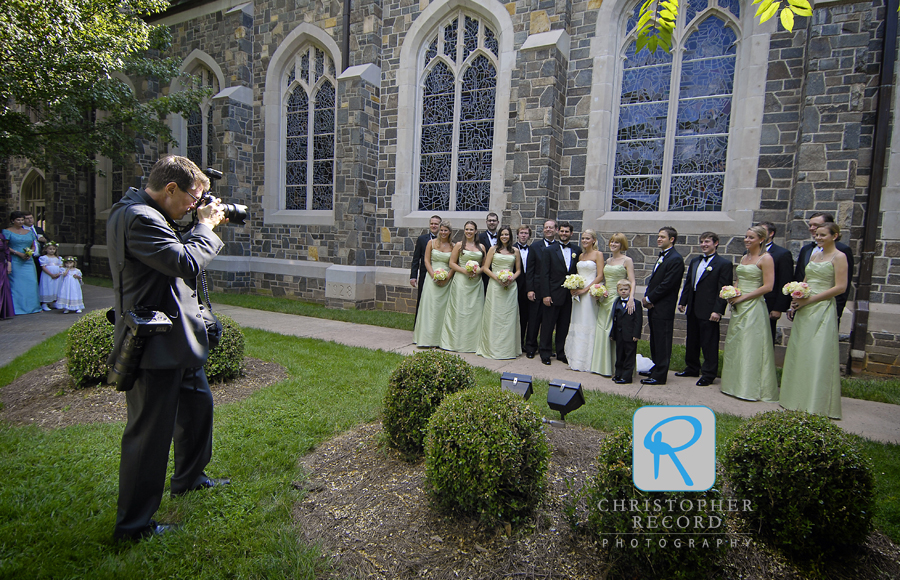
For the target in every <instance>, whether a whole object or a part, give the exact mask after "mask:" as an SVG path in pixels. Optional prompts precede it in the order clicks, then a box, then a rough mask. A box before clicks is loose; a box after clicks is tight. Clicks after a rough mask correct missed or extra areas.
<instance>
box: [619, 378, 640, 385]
mask: <svg viewBox="0 0 900 580" xmlns="http://www.w3.org/2000/svg"><path fill="white" fill-rule="evenodd" d="M613 382H614V383H616V384H617V385H630V384H631V381H626V380H625V379H620V378H619V377H616V378H614V379H613ZM641 382H642V383H643V382H644V381H641Z"/></svg>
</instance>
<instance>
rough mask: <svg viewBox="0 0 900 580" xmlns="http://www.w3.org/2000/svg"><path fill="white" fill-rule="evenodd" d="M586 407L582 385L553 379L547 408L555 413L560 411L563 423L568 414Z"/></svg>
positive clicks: (548, 393) (548, 392)
mask: <svg viewBox="0 0 900 580" xmlns="http://www.w3.org/2000/svg"><path fill="white" fill-rule="evenodd" d="M582 405H584V390H583V389H582V388H581V383H573V382H571V381H568V382H566V381H563V380H560V379H553V380H552V381H550V388H549V389H548V390H547V406H548V407H550V408H551V409H553V410H554V411H559V414H560V415H561V418H562V420H563V421H565V420H566V414H568V413H571V412H572V411H574V410H575V409H577V408H579V407H581V406H582Z"/></svg>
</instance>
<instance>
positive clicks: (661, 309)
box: [639, 226, 684, 385]
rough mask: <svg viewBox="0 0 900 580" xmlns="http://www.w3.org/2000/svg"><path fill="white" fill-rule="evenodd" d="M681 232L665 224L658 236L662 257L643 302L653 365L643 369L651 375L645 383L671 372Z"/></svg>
mask: <svg viewBox="0 0 900 580" xmlns="http://www.w3.org/2000/svg"><path fill="white" fill-rule="evenodd" d="M677 239H678V232H677V231H676V230H675V228H673V227H669V226H667V227H664V228H662V229H661V230H659V233H658V234H657V236H656V246H657V247H658V248H659V259H657V260H656V264H655V265H654V266H653V273H652V274H651V275H650V281H649V282H648V283H647V291H646V292H645V293H644V300H643V305H644V308H645V309H646V310H647V322H648V323H649V324H650V358H652V359H653V368H652V369H650V372H642V373H639V374H642V375H644V376H646V377H648V378H646V379H642V380H641V384H642V385H664V384H666V379H667V378H668V374H669V359H670V358H672V333H673V332H674V330H675V305H676V303H677V302H678V289H679V288H680V287H681V278H682V277H683V276H684V258H682V257H681V254H679V253H678V251H677V250H676V249H675V241H676V240H677Z"/></svg>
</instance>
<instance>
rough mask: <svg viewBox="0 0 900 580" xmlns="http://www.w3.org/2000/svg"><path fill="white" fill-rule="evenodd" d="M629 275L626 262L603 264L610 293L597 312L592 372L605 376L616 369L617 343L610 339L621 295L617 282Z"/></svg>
mask: <svg viewBox="0 0 900 580" xmlns="http://www.w3.org/2000/svg"><path fill="white" fill-rule="evenodd" d="M627 277H628V271H627V270H626V269H625V264H620V265H618V266H610V265H609V264H607V265H605V266H603V285H604V286H606V291H607V293H608V294H609V296H607V297H606V298H604V299H603V300H601V301H600V304H599V309H598V312H597V331H596V332H595V333H594V356H593V358H591V372H594V373H598V374H601V375H603V376H605V377H610V376H612V374H613V372H614V371H615V369H616V343H615V342H614V341H612V340H610V339H609V332H610V331H611V330H612V314H613V308H614V307H615V305H616V300H618V299H619V295H618V294H616V284H618V283H619V280H624V279H625V278H627Z"/></svg>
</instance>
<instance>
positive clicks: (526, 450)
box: [425, 387, 550, 522]
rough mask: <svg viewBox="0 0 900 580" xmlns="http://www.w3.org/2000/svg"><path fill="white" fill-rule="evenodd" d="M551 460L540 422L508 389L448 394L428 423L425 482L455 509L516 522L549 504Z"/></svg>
mask: <svg viewBox="0 0 900 580" xmlns="http://www.w3.org/2000/svg"><path fill="white" fill-rule="evenodd" d="M549 462H550V447H549V444H548V443H547V437H546V435H545V434H544V430H543V424H542V422H541V418H540V417H538V415H537V414H536V413H535V412H534V411H533V410H532V408H531V407H530V406H529V405H528V403H526V402H525V401H524V400H522V398H521V397H520V396H517V395H515V394H513V393H511V392H509V391H504V390H501V389H499V388H496V387H495V388H487V387H480V388H475V389H468V390H465V391H462V392H460V393H456V394H453V395H450V396H448V397H447V398H446V399H444V402H443V403H441V405H440V407H438V409H437V411H435V413H434V415H432V417H431V420H430V421H429V422H428V430H427V436H426V439H425V477H426V479H427V480H428V482H429V484H430V486H431V494H432V496H433V497H434V499H435V501H436V502H437V504H438V505H439V506H440V507H441V508H443V509H446V510H449V511H454V512H457V513H462V514H467V515H471V516H475V517H478V518H480V519H482V520H484V521H487V522H496V521H510V522H517V521H519V520H521V519H522V518H523V517H524V516H527V514H528V513H529V512H531V510H533V509H534V507H535V506H537V505H538V504H539V503H540V502H541V500H542V499H543V497H544V493H545V491H546V489H547V468H548V465H549Z"/></svg>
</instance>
